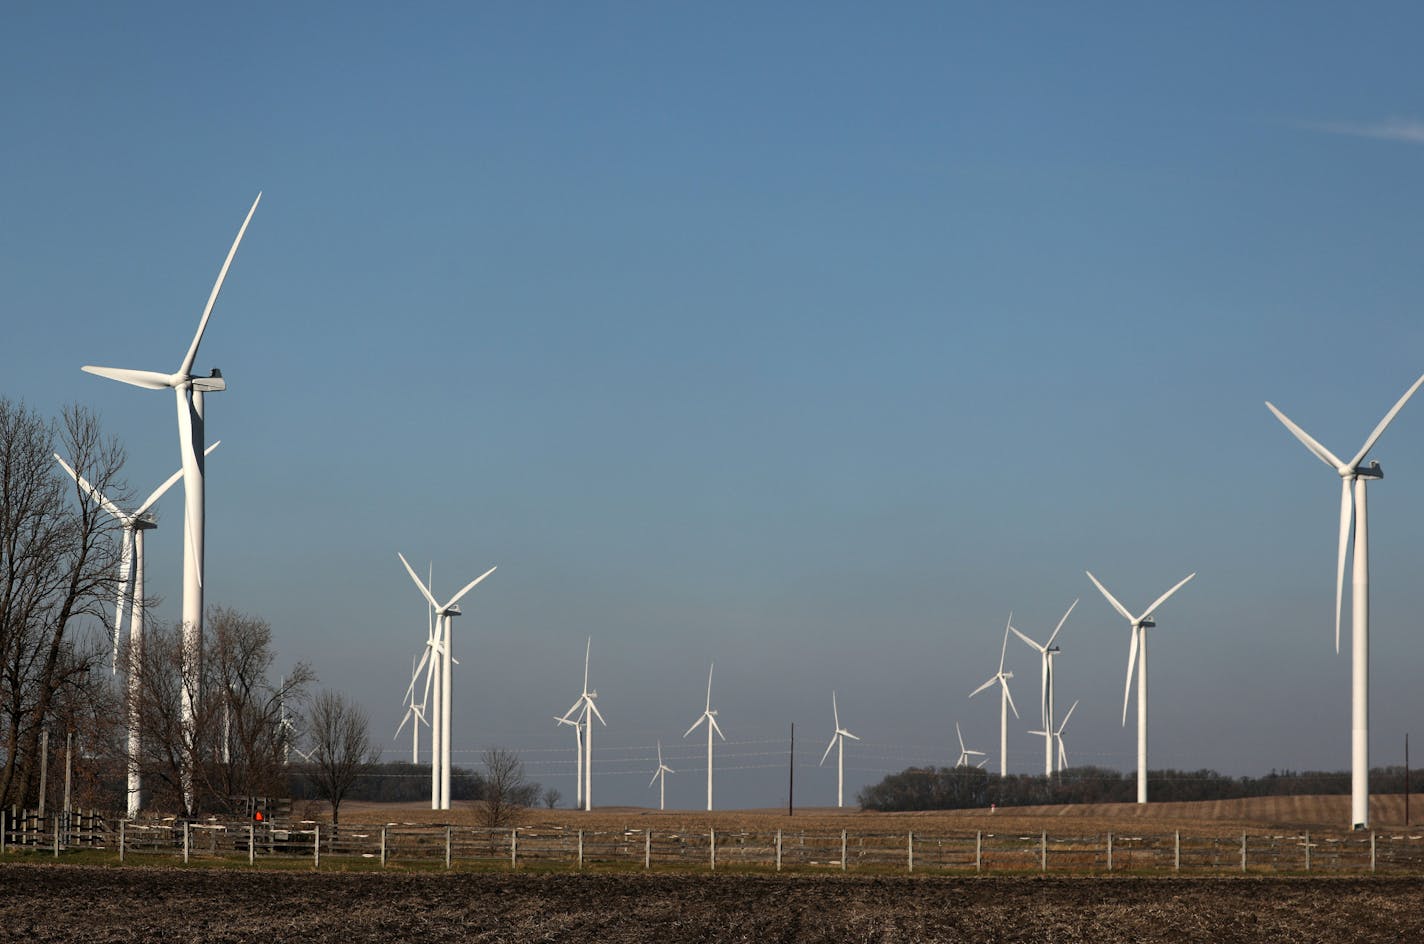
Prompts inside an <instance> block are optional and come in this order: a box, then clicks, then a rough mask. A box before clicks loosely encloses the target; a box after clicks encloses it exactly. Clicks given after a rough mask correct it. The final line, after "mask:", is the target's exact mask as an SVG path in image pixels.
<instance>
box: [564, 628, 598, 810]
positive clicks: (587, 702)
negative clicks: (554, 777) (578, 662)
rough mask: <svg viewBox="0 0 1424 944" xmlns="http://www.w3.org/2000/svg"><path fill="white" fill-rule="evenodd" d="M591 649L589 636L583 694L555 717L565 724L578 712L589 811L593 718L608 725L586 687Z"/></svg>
mask: <svg viewBox="0 0 1424 944" xmlns="http://www.w3.org/2000/svg"><path fill="white" fill-rule="evenodd" d="M592 650H593V637H592V636H590V637H588V643H587V644H585V646H584V649H583V694H582V695H580V696H579V697H578V700H577V701H575V702H574V704H573V707H572V708H570V709H569V710H568V711H566V712H564V716H563V717H562V718H558V719H556V720H558V721H561V722H563V723H564V724H567V723H568V722H569V715H571V714H573V713H574V712H576V711H577V712H579V717H578V723H580V724H582V725H583V769H582V770H581V771H580V776H581V777H582V778H583V808H584V809H585V810H589V811H592V810H593V719H594V718H597V719H598V720H599V723H600V724H602V725H603V726H604V727H605V728H606V727H608V722H607V721H604V720H603V714H602V713H601V712H599V710H598V706H597V705H595V704H594V703H593V702H594V699H596V698H597V697H598V692H596V691H592V690H591V689H589V687H588V657H589V654H590V653H591V652H592Z"/></svg>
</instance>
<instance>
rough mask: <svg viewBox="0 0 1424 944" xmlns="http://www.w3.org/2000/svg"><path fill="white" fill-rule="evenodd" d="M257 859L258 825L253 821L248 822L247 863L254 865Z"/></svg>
mask: <svg viewBox="0 0 1424 944" xmlns="http://www.w3.org/2000/svg"><path fill="white" fill-rule="evenodd" d="M256 860H257V827H256V826H253V825H252V824H251V823H248V824H247V864H248V865H252V864H253V862H255V861H256Z"/></svg>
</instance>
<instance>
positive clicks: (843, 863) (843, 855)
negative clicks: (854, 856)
mask: <svg viewBox="0 0 1424 944" xmlns="http://www.w3.org/2000/svg"><path fill="white" fill-rule="evenodd" d="M845 870H846V831H845V830H844V829H842V830H841V871H842V872H844V871H845Z"/></svg>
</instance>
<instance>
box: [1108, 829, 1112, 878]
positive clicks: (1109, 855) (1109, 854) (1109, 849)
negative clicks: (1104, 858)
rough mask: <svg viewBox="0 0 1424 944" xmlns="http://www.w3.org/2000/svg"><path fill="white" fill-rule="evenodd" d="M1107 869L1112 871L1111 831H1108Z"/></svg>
mask: <svg viewBox="0 0 1424 944" xmlns="http://www.w3.org/2000/svg"><path fill="white" fill-rule="evenodd" d="M1108 871H1109V872H1111V871H1112V833H1108Z"/></svg>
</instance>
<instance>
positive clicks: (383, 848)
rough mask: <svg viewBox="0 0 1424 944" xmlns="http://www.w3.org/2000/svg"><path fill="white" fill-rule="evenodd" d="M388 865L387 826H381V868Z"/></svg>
mask: <svg viewBox="0 0 1424 944" xmlns="http://www.w3.org/2000/svg"><path fill="white" fill-rule="evenodd" d="M385 867H386V827H384V826H382V827H381V868H383V869H384V868H385Z"/></svg>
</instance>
